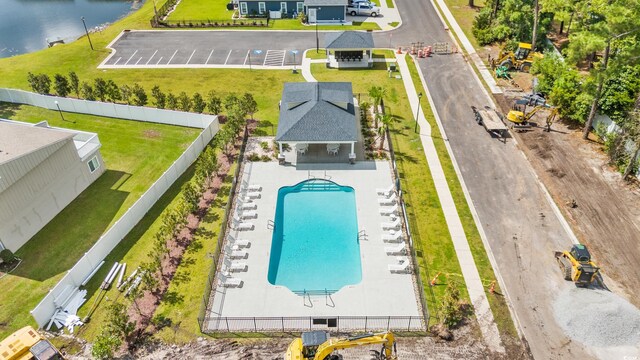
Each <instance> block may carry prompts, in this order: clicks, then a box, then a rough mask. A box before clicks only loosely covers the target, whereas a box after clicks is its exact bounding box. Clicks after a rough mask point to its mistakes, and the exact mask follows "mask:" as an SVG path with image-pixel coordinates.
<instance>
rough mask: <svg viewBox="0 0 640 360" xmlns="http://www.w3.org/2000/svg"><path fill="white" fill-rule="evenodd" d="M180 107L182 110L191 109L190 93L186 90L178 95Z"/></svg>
mask: <svg viewBox="0 0 640 360" xmlns="http://www.w3.org/2000/svg"><path fill="white" fill-rule="evenodd" d="M178 108H179V109H180V110H182V111H189V110H191V98H189V95H187V93H186V92H184V91H182V92H180V95H178Z"/></svg>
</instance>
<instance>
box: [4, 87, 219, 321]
mask: <svg viewBox="0 0 640 360" xmlns="http://www.w3.org/2000/svg"><path fill="white" fill-rule="evenodd" d="M0 101H4V102H13V103H20V104H29V105H34V106H39V107H43V108H47V109H51V110H57V109H58V107H57V106H56V101H57V102H58V104H57V105H58V106H60V109H61V110H63V111H68V112H77V113H83V114H91V115H99V116H106V117H115V118H121V119H127V120H137V121H146V122H154V123H163V124H171V125H178V126H187V127H195V128H201V129H203V130H202V132H201V133H200V135H198V137H197V138H196V139H195V140H194V141H193V143H191V145H190V146H189V147H188V148H187V149H186V150H185V151H184V152H183V153H182V155H180V157H179V158H178V159H177V160H176V161H175V162H174V163H173V164H172V165H171V166H170V167H169V168H168V169H167V170H166V171H165V172H164V173H163V174H162V176H160V178H159V179H158V180H157V181H156V182H155V183H153V185H151V187H150V188H149V189H148V190H147V191H146V192H145V193H144V194H143V195H142V196H141V197H140V199H138V201H136V202H135V203H134V204H133V205H132V206H131V207H130V208H129V209H128V210H127V211H126V212H125V213H124V214H123V215H122V216H121V217H120V219H118V220H117V221H116V222H115V224H113V226H112V227H111V228H110V229H109V230H107V232H105V233H104V234H103V235H102V236H101V237H100V239H98V241H97V242H96V243H95V244H94V245H93V246H92V247H91V249H89V251H87V252H86V253H85V254H84V255H83V256H82V258H80V260H78V262H77V263H76V264H75V265H74V266H73V267H72V268H71V269H70V270H69V271H68V272H67V274H66V275H65V276H64V277H63V278H62V279H61V280H60V281H59V282H58V283H57V284H56V286H54V287H53V289H51V290H50V291H49V293H48V294H47V295H46V296H45V297H44V298H43V299H42V301H40V303H39V304H38V305H37V306H36V307H35V308H34V309H33V310H31V315H32V316H33V317H34V318H35V320H36V322H37V323H38V325H39V326H40V327H44V326H46V325H47V323H48V322H49V320H50V319H51V317H52V316H53V314H54V313H55V311H56V308H57V306H59V304H60V303H61V302H62V301H63V300H65V299H62V298H63V297H64V296H65V294H66V293H68V289H69V287H73V288H78V287H80V284H81V283H82V282H83V280H84V279H85V278H86V277H87V276H88V275H89V274H90V273H91V272H92V271H93V269H94V268H95V267H96V266H98V264H100V262H101V261H102V260H103V259H104V258H105V257H106V256H107V255H108V254H109V253H110V252H111V251H112V250H113V249H114V248H115V247H116V246H117V245H118V244H119V243H120V241H121V240H122V239H123V238H124V237H125V236H126V235H127V234H128V233H129V231H131V229H133V227H134V226H135V225H136V224H137V223H138V222H139V221H140V220H141V219H142V217H143V216H144V215H145V214H146V213H147V212H148V211H149V210H150V209H151V207H152V206H153V205H154V204H155V203H156V201H158V199H159V198H160V197H161V196H162V195H163V194H164V193H165V191H167V189H169V187H170V186H171V185H172V184H173V183H174V182H175V181H176V180H177V179H178V177H179V176H180V175H182V173H184V172H185V170H187V168H188V167H189V166H190V165H191V164H192V163H193V162H194V161H195V160H196V159H197V158H198V156H199V155H200V153H201V152H202V150H203V149H204V147H205V146H206V145H207V144H208V143H209V141H211V139H212V138H213V137H214V135H215V134H216V133H217V132H218V129H219V125H218V118H217V116H213V115H203V114H194V113H186V112H180V111H171V110H161V109H154V108H147V107H138V106H129V105H118V104H111V103H103V102H97V101H87V100H77V99H68V98H60V97H55V96H47V95H39V94H34V93H30V92H27V91H22V90H13V89H0Z"/></svg>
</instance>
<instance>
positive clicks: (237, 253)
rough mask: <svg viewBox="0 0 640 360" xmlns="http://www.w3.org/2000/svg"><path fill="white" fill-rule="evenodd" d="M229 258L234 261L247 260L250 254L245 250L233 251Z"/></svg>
mask: <svg viewBox="0 0 640 360" xmlns="http://www.w3.org/2000/svg"><path fill="white" fill-rule="evenodd" d="M229 257H230V258H232V259H246V258H248V257H249V253H248V252H246V251H244V250H233V251H232V252H231V254H229Z"/></svg>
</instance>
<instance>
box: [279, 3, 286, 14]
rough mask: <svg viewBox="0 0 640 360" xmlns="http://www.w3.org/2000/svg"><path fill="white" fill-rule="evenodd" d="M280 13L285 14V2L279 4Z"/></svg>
mask: <svg viewBox="0 0 640 360" xmlns="http://www.w3.org/2000/svg"><path fill="white" fill-rule="evenodd" d="M280 12H281V13H283V14H286V13H287V3H286V2H281V3H280Z"/></svg>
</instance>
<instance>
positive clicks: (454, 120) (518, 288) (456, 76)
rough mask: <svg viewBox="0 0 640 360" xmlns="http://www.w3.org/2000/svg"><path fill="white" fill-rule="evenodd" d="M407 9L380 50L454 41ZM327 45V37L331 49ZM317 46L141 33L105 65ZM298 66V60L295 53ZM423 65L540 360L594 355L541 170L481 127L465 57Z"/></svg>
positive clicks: (429, 11)
mask: <svg viewBox="0 0 640 360" xmlns="http://www.w3.org/2000/svg"><path fill="white" fill-rule="evenodd" d="M398 5H399V11H400V14H401V16H402V19H403V25H402V26H401V27H400V28H399V29H396V30H394V31H392V32H377V33H374V40H375V42H376V46H377V47H389V46H390V47H392V48H397V47H398V46H405V47H406V46H408V45H409V44H410V43H412V42H416V41H423V42H425V43H426V44H432V43H434V42H438V41H449V42H450V41H451V38H450V36H449V34H448V33H447V31H446V30H445V29H444V26H443V24H442V23H441V21H440V19H439V18H438V16H437V14H436V12H435V9H434V8H433V6H432V4H431V2H429V1H425V0H406V1H402V2H399V3H398ZM321 33H322V32H321ZM322 39H323V36H322V34H320V46H321V47H322V46H323V41H322ZM315 46H316V36H315V33H314V32H296V33H295V35H292V33H288V32H278V31H156V32H131V33H128V34H124V35H123V36H122V37H121V38H120V39H119V40H118V41H117V42H115V44H114V45H113V48H114V49H115V50H116V51H115V53H113V54H112V56H111V57H109V58H108V59H107V61H106V62H105V64H107V65H109V64H110V65H113V64H116V65H119V64H122V63H124V64H126V66H136V65H135V64H138V65H140V64H143V63H144V64H145V65H149V64H153V63H154V62H156V61H157V64H158V66H160V65H162V64H164V65H165V66H177V67H178V66H180V65H181V64H182V66H186V65H189V66H193V65H197V64H200V65H210V64H227V65H243V64H245V65H246V62H247V61H248V53H251V54H256V53H255V52H254V50H262V53H261V55H262V56H264V58H263V57H255V58H254V57H252V59H251V64H252V65H257V64H259V63H260V61H262V64H265V60H266V58H267V52H268V51H269V50H271V52H274V51H275V50H279V51H281V52H282V51H284V52H285V53H288V52H290V50H293V49H297V50H304V49H309V48H314V47H315ZM212 50H213V51H212ZM194 51H195V52H194ZM274 53H275V52H274ZM225 54H226V57H225ZM256 56H257V54H256ZM272 57H274V56H272ZM160 58H162V59H160ZM167 58H168V59H167ZM223 58H224V60H223ZM299 58H300V56H298V58H297V59H296V62H297V63H298V64H299V63H300V59H299ZM261 59H262V60H261ZM165 61H166V62H165ZM223 61H224V62H223ZM288 61H293V59H290V60H287V58H286V56H285V59H284V62H285V63H287V62H288ZM274 62H275V61H274ZM419 65H420V68H421V71H422V73H423V74H424V76H425V79H426V82H427V87H428V88H429V91H430V93H431V95H432V97H433V100H434V103H435V110H437V112H438V113H439V115H440V118H441V120H442V123H443V126H444V128H445V132H446V134H447V136H448V139H449V143H450V145H451V148H452V151H453V155H454V156H455V158H456V160H457V162H458V165H459V167H460V170H461V173H462V177H463V179H464V182H465V183H466V185H467V187H468V190H469V193H470V196H471V199H472V202H473V205H474V206H475V209H476V210H477V213H478V216H479V219H480V223H481V225H482V228H483V229H484V232H485V233H486V235H487V239H488V242H489V246H490V250H491V251H492V252H493V254H494V256H495V259H496V262H497V265H498V269H496V270H497V271H499V272H500V274H501V276H502V278H503V280H504V284H505V285H506V292H508V295H509V298H510V300H511V303H512V306H513V309H514V311H515V313H516V315H517V318H518V319H519V322H520V324H521V328H522V330H523V333H524V336H525V337H526V340H527V342H528V344H529V346H530V349H531V352H532V354H533V355H534V357H535V358H537V359H560V358H566V357H572V358H592V357H593V354H592V353H591V352H590V351H589V350H587V349H585V347H584V346H582V345H580V344H578V343H575V342H572V341H570V340H569V339H568V338H567V337H566V336H565V335H564V332H563V331H562V329H560V327H559V325H558V323H557V322H556V320H555V318H554V316H553V301H554V299H555V297H556V293H557V292H558V291H559V290H561V289H563V288H566V287H571V286H573V285H572V284H570V283H568V282H565V281H564V280H562V277H561V276H560V272H559V270H558V268H557V265H556V262H555V259H554V258H553V251H554V250H558V249H566V248H568V247H569V246H570V245H571V240H570V237H569V235H568V234H567V233H566V231H565V229H564V228H563V226H562V224H561V222H560V221H559V218H558V217H556V215H555V213H554V212H553V210H552V207H551V204H550V203H549V201H548V200H547V198H546V197H545V195H544V191H543V189H542V188H541V186H540V185H539V183H538V181H537V179H536V175H535V173H534V172H533V170H532V167H531V165H530V164H529V162H528V161H527V160H526V159H525V158H524V156H523V155H522V153H521V151H520V150H519V149H518V147H517V144H516V143H515V141H513V140H512V139H507V141H506V142H504V143H503V142H500V141H498V139H495V138H492V137H491V135H489V134H488V133H487V132H486V131H485V130H484V128H483V127H481V126H478V125H477V124H476V123H475V122H474V120H473V113H472V111H471V106H476V107H482V106H485V105H490V104H491V101H490V99H489V98H488V96H487V95H486V94H485V93H484V92H483V88H482V86H481V85H480V83H479V82H478V80H477V79H476V78H475V74H474V73H473V71H472V70H471V69H470V67H469V66H468V65H467V64H466V63H465V60H464V59H463V58H462V56H461V55H459V54H455V55H434V56H432V57H431V58H428V59H421V60H419Z"/></svg>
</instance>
